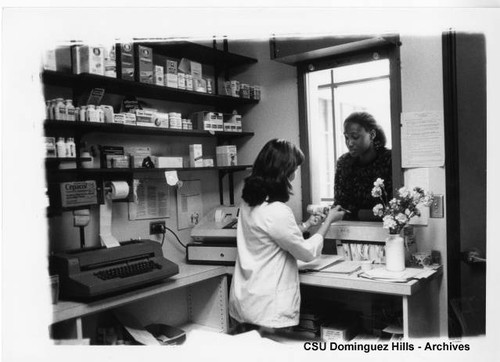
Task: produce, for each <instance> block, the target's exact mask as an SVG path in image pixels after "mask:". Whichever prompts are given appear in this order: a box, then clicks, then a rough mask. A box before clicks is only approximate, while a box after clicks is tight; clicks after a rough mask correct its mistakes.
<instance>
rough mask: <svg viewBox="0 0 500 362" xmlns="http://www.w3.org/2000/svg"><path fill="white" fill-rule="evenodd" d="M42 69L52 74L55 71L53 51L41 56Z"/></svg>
mask: <svg viewBox="0 0 500 362" xmlns="http://www.w3.org/2000/svg"><path fill="white" fill-rule="evenodd" d="M43 69H44V70H51V71H54V72H55V71H56V70H57V65H56V50H55V49H49V50H47V51H46V52H45V53H44V54H43Z"/></svg>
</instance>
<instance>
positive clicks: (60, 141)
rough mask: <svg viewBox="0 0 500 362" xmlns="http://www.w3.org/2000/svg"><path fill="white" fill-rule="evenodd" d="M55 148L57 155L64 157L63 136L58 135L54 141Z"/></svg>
mask: <svg viewBox="0 0 500 362" xmlns="http://www.w3.org/2000/svg"><path fill="white" fill-rule="evenodd" d="M56 150H57V157H59V158H62V157H66V152H67V149H66V142H65V141H64V137H59V138H58V139H57V142H56Z"/></svg>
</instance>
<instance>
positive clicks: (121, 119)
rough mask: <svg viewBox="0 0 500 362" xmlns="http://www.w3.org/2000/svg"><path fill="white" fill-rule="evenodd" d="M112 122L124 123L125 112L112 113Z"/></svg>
mask: <svg viewBox="0 0 500 362" xmlns="http://www.w3.org/2000/svg"><path fill="white" fill-rule="evenodd" d="M113 123H121V124H123V123H125V113H116V114H114V115H113Z"/></svg>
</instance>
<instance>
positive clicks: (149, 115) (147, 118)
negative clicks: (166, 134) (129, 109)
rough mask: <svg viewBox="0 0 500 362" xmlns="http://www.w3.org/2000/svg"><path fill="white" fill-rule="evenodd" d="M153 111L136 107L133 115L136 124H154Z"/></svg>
mask: <svg viewBox="0 0 500 362" xmlns="http://www.w3.org/2000/svg"><path fill="white" fill-rule="evenodd" d="M154 113H155V112H153V111H146V110H144V109H136V110H135V117H136V122H137V124H139V123H146V124H147V125H151V126H154V125H155V124H154Z"/></svg>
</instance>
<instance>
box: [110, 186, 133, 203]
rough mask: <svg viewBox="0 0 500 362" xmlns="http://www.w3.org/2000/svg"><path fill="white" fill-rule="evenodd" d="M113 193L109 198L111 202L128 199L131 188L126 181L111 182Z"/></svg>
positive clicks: (111, 192)
mask: <svg viewBox="0 0 500 362" xmlns="http://www.w3.org/2000/svg"><path fill="white" fill-rule="evenodd" d="M109 186H110V187H111V191H110V193H109V197H110V198H111V200H119V199H124V198H126V197H128V194H129V191H130V190H129V187H128V183H126V182H125V181H112V182H110V185H109Z"/></svg>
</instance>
